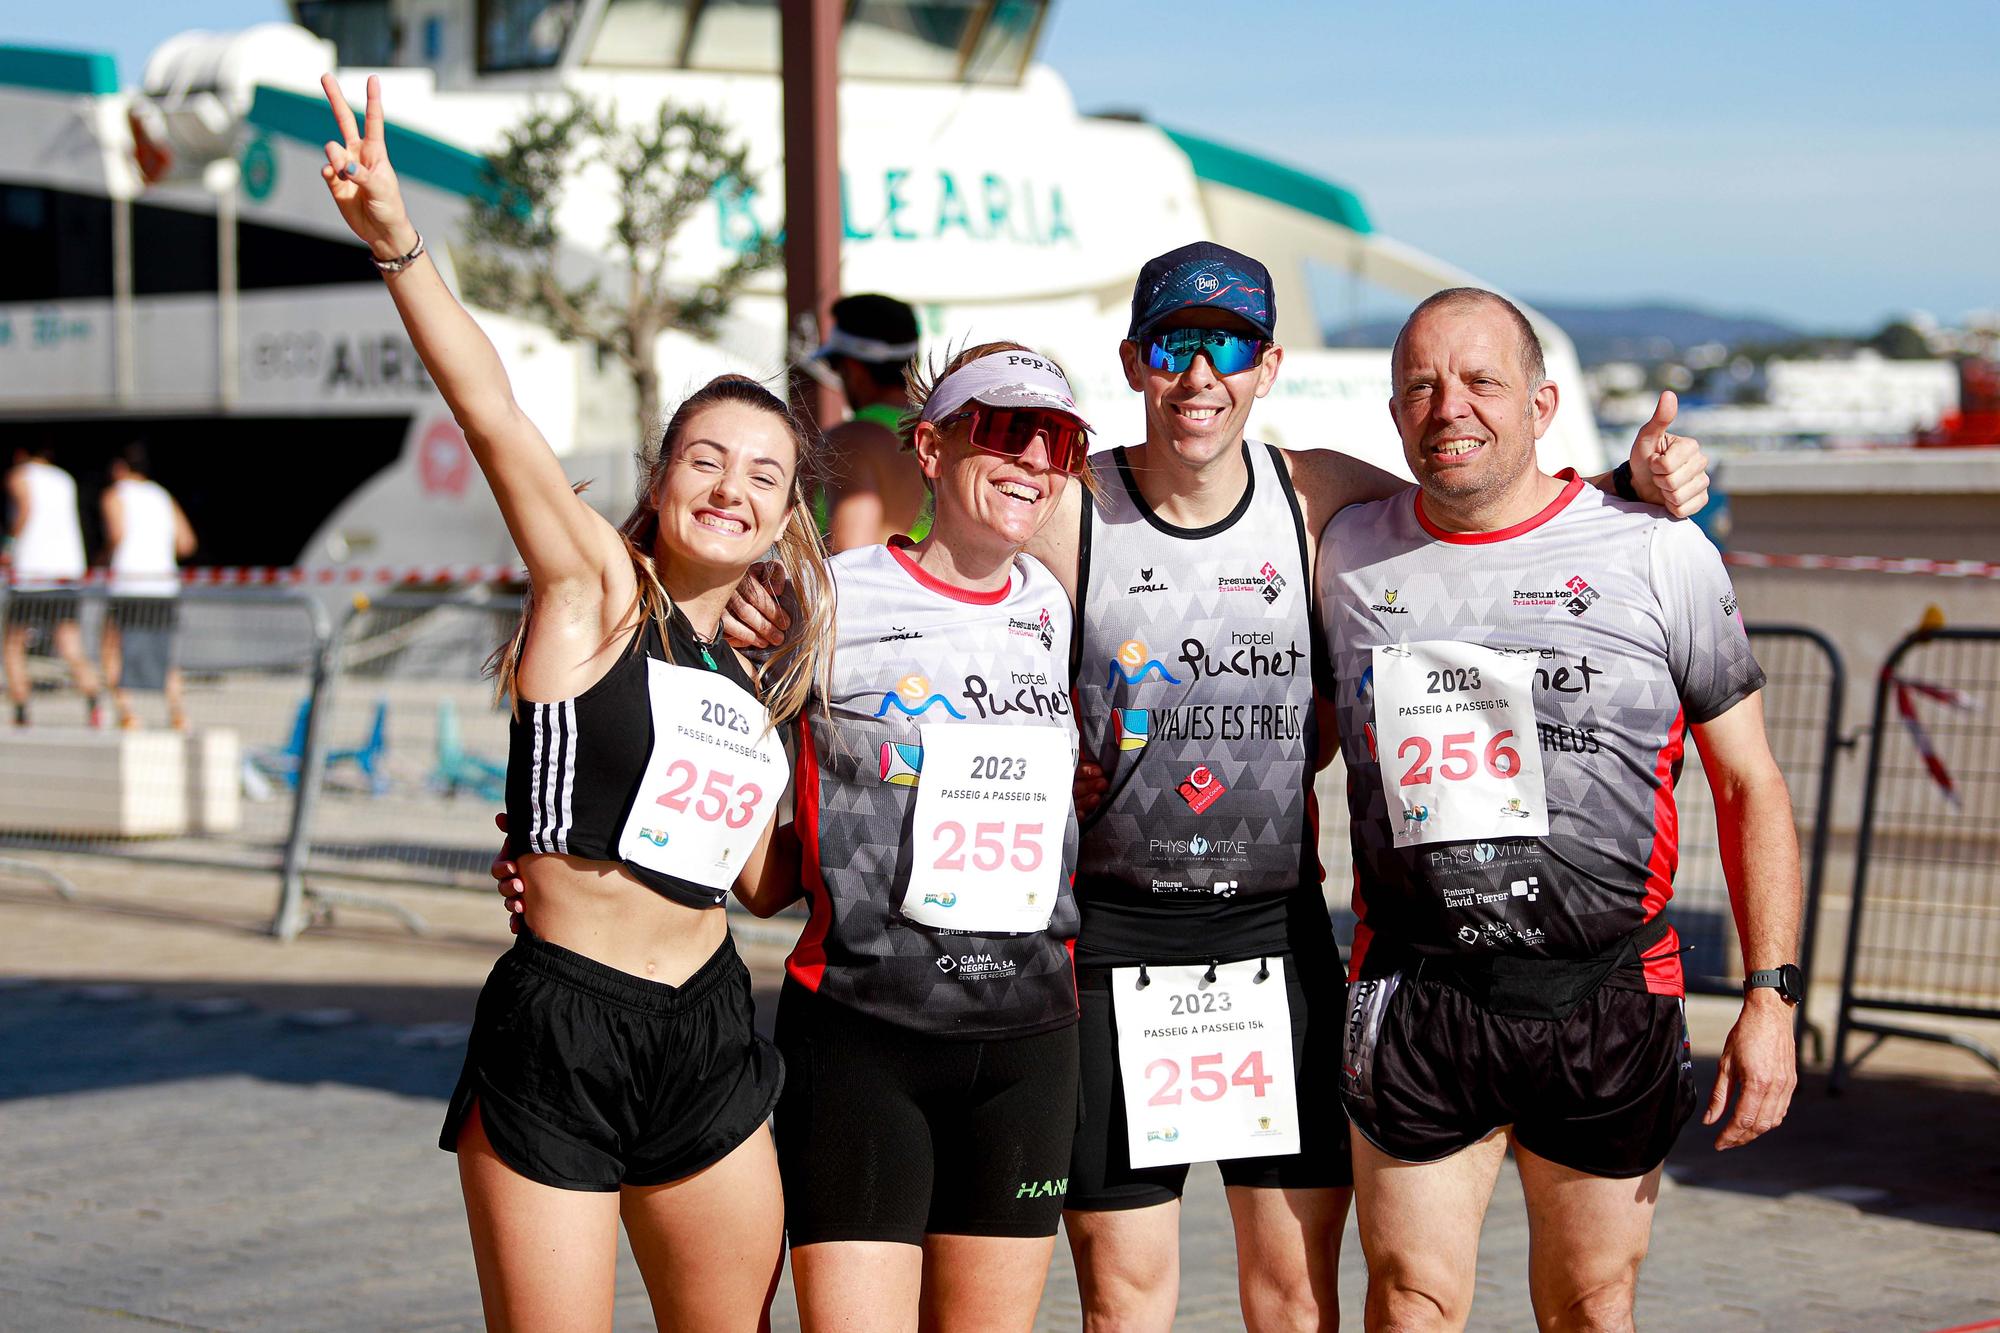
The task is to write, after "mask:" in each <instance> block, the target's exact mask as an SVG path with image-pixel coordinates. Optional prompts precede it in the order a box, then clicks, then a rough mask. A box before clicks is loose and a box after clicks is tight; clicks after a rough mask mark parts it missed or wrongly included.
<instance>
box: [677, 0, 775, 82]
mask: <svg viewBox="0 0 2000 1333" xmlns="http://www.w3.org/2000/svg"><path fill="white" fill-rule="evenodd" d="M696 11H697V12H696V14H695V25H694V32H693V33H692V34H691V35H690V39H689V41H688V44H687V59H686V61H685V63H686V64H687V66H688V67H689V68H690V69H720V70H745V71H753V72H756V73H763V74H775V73H777V72H778V46H779V42H778V34H779V28H778V6H777V2H776V0H700V3H699V4H698V5H697V7H696Z"/></svg>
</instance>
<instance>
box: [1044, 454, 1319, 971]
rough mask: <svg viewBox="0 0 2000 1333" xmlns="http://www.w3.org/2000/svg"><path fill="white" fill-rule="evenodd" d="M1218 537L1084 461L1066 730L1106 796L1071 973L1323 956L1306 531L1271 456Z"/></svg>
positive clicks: (1121, 475)
mask: <svg viewBox="0 0 2000 1333" xmlns="http://www.w3.org/2000/svg"><path fill="white" fill-rule="evenodd" d="M1243 451H1244V459H1245V463H1246V470H1247V472H1248V474H1249V480H1248V483H1247V485H1246V486H1245V489H1244V494H1243V499H1242V501H1241V503H1239V504H1238V505H1237V507H1236V509H1235V510H1234V511H1233V512H1232V513H1231V514H1230V515H1229V516H1228V517H1227V518H1225V519H1223V520H1222V521H1221V522H1220V523H1216V524H1214V525H1212V526H1210V527H1207V528H1202V529H1191V528H1177V527H1174V526H1172V525H1171V524H1168V523H1167V522H1165V521H1164V520H1162V519H1161V518H1160V517H1159V516H1158V515H1156V514H1154V513H1153V512H1152V510H1151V508H1150V507H1149V506H1148V505H1147V504H1146V501H1145V498H1144V497H1143V496H1142V495H1141V494H1140V492H1139V487H1138V484H1137V482H1136V481H1135V480H1134V478H1133V477H1132V475H1131V472H1130V469H1129V466H1128V464H1127V462H1126V453H1125V450H1123V449H1115V450H1111V451H1108V452H1105V453H1100V454H1098V455H1096V456H1095V457H1094V458H1092V459H1091V465H1092V466H1093V467H1095V468H1096V469H1097V474H1098V492H1097V493H1098V499H1097V501H1096V503H1095V505H1094V506H1093V505H1091V504H1089V503H1088V502H1086V505H1085V513H1084V518H1083V540H1082V543H1081V547H1080V557H1079V562H1078V563H1079V569H1078V586H1077V604H1078V605H1079V606H1080V607H1081V608H1082V620H1083V626H1082V633H1081V635H1080V645H1079V651H1078V662H1079V665H1078V667H1077V724H1078V727H1079V728H1080V730H1081V731H1082V735H1083V747H1084V753H1085V754H1086V755H1087V756H1088V757H1089V758H1090V759H1091V760H1093V761H1095V762H1096V763H1097V764H1098V765H1099V766H1101V767H1102V768H1103V770H1104V775H1105V779H1106V781H1107V782H1108V784H1109V790H1108V791H1107V793H1106V796H1105V799H1104V801H1103V803H1102V804H1100V805H1099V806H1098V807H1097V809H1096V810H1095V811H1094V812H1093V813H1092V814H1091V816H1090V818H1089V820H1088V821H1087V823H1086V826H1085V829H1084V839H1083V855H1082V863H1081V865H1080V866H1079V868H1078V879H1077V894H1078V897H1079V899H1080V900H1081V902H1082V905H1083V920H1084V928H1083V933H1082V936H1081V937H1080V938H1079V940H1078V943H1077V962H1078V964H1079V965H1082V966H1092V967H1096V966H1110V965H1118V964H1127V963H1141V962H1154V963H1161V962H1186V961H1200V960H1206V959H1210V958H1218V957H1220V958H1242V957H1249V956H1253V955H1256V954H1259V953H1272V954H1277V953H1285V952H1302V951H1303V952H1307V953H1311V952H1316V951H1320V950H1326V949H1330V948H1331V947H1332V931H1331V929H1330V927H1329V925H1328V921H1327V913H1326V906H1325V903H1324V901H1323V900H1322V898H1321V897H1320V880H1321V871H1320V866H1319V855H1318V823H1319V821H1318V814H1317V811H1316V809H1315V808H1314V805H1313V800H1312V781H1313V774H1314V772H1315V769H1316V764H1315V762H1314V749H1315V744H1316V741H1317V731H1316V729H1315V727H1314V725H1313V681H1314V676H1315V669H1314V668H1315V664H1316V662H1317V661H1318V659H1319V648H1318V642H1317V640H1318V636H1317V635H1316V634H1315V633H1314V632H1313V629H1312V619H1313V604H1312V588H1311V585H1310V584H1309V583H1308V581H1307V574H1308V571H1307V569H1306V567H1305V529H1304V523H1303V520H1302V519H1301V518H1300V515H1299V507H1298V499H1297V496H1296V495H1294V494H1293V491H1292V486H1291V481H1290V478H1289V476H1288V475H1287V473H1286V470H1285V465H1284V462H1283V460H1282V459H1280V458H1279V457H1278V456H1277V454H1276V451H1275V450H1273V449H1272V448H1271V446H1269V445H1266V444H1259V443H1255V442H1249V441H1246V442H1245V444H1244V445H1243Z"/></svg>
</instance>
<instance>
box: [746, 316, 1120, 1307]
mask: <svg viewBox="0 0 2000 1333" xmlns="http://www.w3.org/2000/svg"><path fill="white" fill-rule="evenodd" d="M911 397H912V401H913V402H915V403H916V404H917V406H918V408H919V412H918V421H917V424H916V425H915V427H914V430H913V432H912V435H913V443H914V445H915V453H916V460H917V465H918V466H919V467H920V468H921V469H922V470H923V476H924V478H925V480H926V481H927V482H928V483H929V485H930V487H931V489H932V491H933V492H934V494H935V495H936V506H937V521H936V524H935V525H934V526H933V527H932V529H931V532H930V534H929V536H928V537H926V538H925V539H924V540H923V541H920V542H914V543H913V542H911V541H909V540H908V539H907V538H901V537H899V538H897V539H895V540H894V541H892V542H891V543H890V544H889V545H888V546H871V547H865V548H862V549H859V550H852V551H847V552H843V553H842V554H840V555H839V556H837V557H835V558H834V560H833V562H832V568H833V591H834V603H835V611H836V614H835V625H836V630H835V650H834V654H833V669H832V681H831V684H830V686H829V687H828V688H827V689H826V690H824V691H822V692H821V693H820V694H819V695H818V696H817V697H816V698H815V699H814V700H813V702H812V703H811V704H810V705H809V706H808V708H807V711H806V725H805V726H803V727H802V728H801V729H800V732H799V756H798V769H799V772H798V779H799V780H798V813H797V821H798V830H799V839H800V842H801V843H802V845H803V848H804V854H803V863H804V884H803V889H804V893H805V896H806V899H807V901H808V903H809V905H810V907H811V917H810V920H809V921H808V924H807V925H806V928H805V931H804V934H803V935H802V937H801V938H800V941H799V944H798V947H797V948H796V949H794V950H793V952H792V956H791V958H790V960H789V961H788V962H787V964H786V979H785V984H784V990H783V993H782V996H781V998H780V1000H779V1008H778V1044H779V1047H780V1049H782V1050H783V1051H784V1053H785V1058H786V1063H787V1068H788V1069H789V1070H790V1071H791V1075H790V1080H789V1082H788V1083H787V1085H786V1089H785V1095H784V1098H783V1100H782V1101H781V1102H780V1103H779V1107H778V1155H779V1161H780V1164H781V1167H782V1169H783V1173H784V1183H785V1224H786V1229H787V1231H788V1232H789V1238H790V1243H791V1246H792V1271H793V1278H794V1282H795V1285H796V1288H797V1291H798V1299H799V1313H800V1318H801V1321H802V1323H803V1324H804V1326H805V1327H807V1328H824V1327H834V1326H839V1327H856V1328H869V1329H874V1328H893V1327H908V1328H915V1327H917V1325H918V1323H919V1310H920V1306H921V1311H922V1322H923V1324H924V1326H925V1327H943V1328H973V1327H976V1328H980V1329H1007V1328H1017V1329H1026V1328H1028V1327H1029V1326H1030V1325H1032V1323H1033V1322H1034V1317H1035V1310H1036V1306H1037V1304H1038V1302H1039V1301H1040V1298H1041V1291H1042V1286H1043V1283H1044V1280H1045V1278H1046V1276H1047V1272H1048V1265H1049V1255H1050V1251H1051V1250H1052V1249H1053V1247H1054V1244H1055V1233H1056V1227H1057V1222H1058V1219H1059V1218H1060V1216H1061V1211H1062V1200H1063V1191H1064V1189H1065V1177H1066V1176H1067V1175H1068V1173H1069V1158H1070V1139H1071V1135H1072V1133H1073V1132H1074V1130H1075V1127H1076V1115H1077V1110H1076V1072H1077V1056H1076V1027H1075V1024H1076V985H1075V981H1074V978H1073V976H1072V972H1071V967H1070V955H1069V943H1070V941H1071V940H1072V939H1073V938H1074V936H1075V934H1076V925H1077V911H1076V903H1075V900H1074V899H1073V898H1072V896H1071V892H1070V876H1071V874H1072V872H1073V870H1074V868H1075V862H1076V820H1075V815H1074V812H1073V808H1072V806H1071V792H1070V789H1071V784H1072V779H1073V775H1074V772H1075V765H1076V728H1075V723H1074V720H1073V718H1072V716H1071V702H1070V680H1069V664H1068V652H1069V640H1070V607H1069V600H1068V598H1067V596H1066V595H1065V594H1064V592H1063V589H1062V586H1061V585H1060V584H1059V583H1057V582H1056V580H1055V579H1054V578H1053V577H1052V576H1051V575H1050V574H1049V572H1048V570H1047V569H1045V568H1044V567H1043V566H1042V564H1041V563H1040V562H1039V561H1037V560H1035V559H1034V558H1032V557H1030V556H1026V555H1023V554H1022V549H1023V547H1025V546H1026V544H1027V543H1028V541H1029V540H1030V539H1031V538H1032V537H1033V536H1034V535H1035V533H1036V532H1037V531H1038V530H1039V529H1040V528H1041V527H1042V526H1043V524H1045V523H1046V522H1047V521H1048V520H1049V518H1050V517H1051V516H1052V515H1053V514H1054V513H1055V511H1056V509H1057V507H1058V505H1059V504H1060V503H1061V499H1062V495H1063V492H1064V491H1065V490H1066V489H1067V487H1068V484H1069V478H1070V475H1071V474H1072V472H1073V471H1075V470H1077V469H1080V468H1081V467H1082V466H1083V460H1084V456H1085V451H1086V448H1087V444H1086V438H1085V432H1086V431H1087V430H1088V429H1089V427H1088V426H1087V425H1086V424H1085V423H1084V421H1083V420H1082V418H1081V417H1080V416H1078V415H1077V411H1076V404H1075V402H1074V401H1073V399H1072V398H1071V396H1070V391H1069V384H1068V381H1067V379H1066V378H1065V376H1064V375H1063V372H1062V371H1061V369H1060V368H1059V367H1057V366H1056V365H1055V363H1054V362H1052V361H1050V360H1048V359H1047V358H1045V357H1043V356H1040V355H1039V354H1037V353H1034V352H1032V351H1030V350H1029V349H1027V348H1025V347H1023V346H1021V345H1020V344H1017V343H989V344H985V345H982V346H978V347H973V348H970V349H967V350H966V351H964V352H962V353H960V354H959V355H958V356H957V357H955V358H953V359H952V361H951V362H950V363H949V364H948V365H947V366H946V368H945V371H944V373H943V375H942V377H941V378H939V379H937V380H936V382H935V383H934V384H933V385H929V386H927V385H925V384H923V383H922V382H919V383H918V384H917V385H916V386H915V387H914V390H913V392H912V395H911ZM787 897H789V895H787V896H785V897H776V896H774V897H773V898H771V899H769V900H767V901H764V902H762V903H760V904H758V910H764V911H770V910H776V909H777V908H778V907H780V906H782V905H783V904H784V902H785V901H786V898H787Z"/></svg>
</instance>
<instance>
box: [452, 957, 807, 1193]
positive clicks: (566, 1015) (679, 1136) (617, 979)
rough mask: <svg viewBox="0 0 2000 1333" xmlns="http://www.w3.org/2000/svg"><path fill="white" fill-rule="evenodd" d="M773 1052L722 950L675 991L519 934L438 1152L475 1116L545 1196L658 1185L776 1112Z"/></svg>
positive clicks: (745, 984) (483, 1011)
mask: <svg viewBox="0 0 2000 1333" xmlns="http://www.w3.org/2000/svg"><path fill="white" fill-rule="evenodd" d="M783 1083H784V1066H783V1065H782V1063H780V1061H779V1059H778V1052H777V1050H776V1049H775V1048H774V1047H773V1046H772V1045H771V1043H770V1042H768V1041H765V1040H764V1039H763V1038H762V1037H759V1036H758V1035H757V1033H756V1030H755V1029H754V1028H753V1027H752V1025H751V1005H750V973H749V971H748V970H747V969H746V968H745V967H744V966H743V961H742V959H740V958H738V957H737V956H736V946H735V944H734V943H733V942H732V941H731V940H729V939H728V938H726V937H725V938H724V939H723V941H722V944H721V945H720V946H719V947H718V948H717V949H716V951H715V953H714V954H713V955H711V956H710V957H709V960H708V961H707V962H705V963H703V964H702V965H701V967H700V969H699V970H697V971H696V972H695V974H694V975H693V976H691V977H689V978H688V979H687V980H686V981H684V982H682V983H681V984H680V985H678V986H668V985H664V984H662V983H660V982H657V981H647V980H646V979H645V978H643V977H635V976H633V975H631V974H630V973H627V972H620V971H619V970H618V969H616V968H613V967H606V966H605V965H604V964H603V963H599V962H594V961H593V960H591V959H589V958H585V957H584V956H583V955H582V954H578V953H572V952H571V951H570V950H568V949H564V948H560V947H558V946H557V945H554V944H550V943H549V942H548V941H546V940H542V939H538V938H536V937H535V936H534V935H532V934H530V933H529V932H528V931H527V930H526V929H523V930H522V931H521V933H520V935H519V936H517V937H516V938H515V940H514V947H513V948H512V949H510V950H509V951H508V952H507V953H506V954H504V955H503V956H502V957H501V959H500V961H499V962H497V963H495V964H494V965H493V972H492V975H490V976H489V977H487V979H486V988H485V989H484V990H482V991H480V992H479V1007H478V1010H477V1012H476V1015H475V1017H474V1018H473V1022H472V1041H471V1044H470V1046H469V1048H468V1049H467V1051H466V1053H465V1072H464V1073H463V1074H461V1075H460V1076H459V1080H458V1090H457V1091H456V1092H454V1093H452V1097H451V1108H450V1110H449V1111H448V1112H447V1113H446V1115H445V1122H444V1131H443V1132H442V1133H441V1134H440V1135H439V1136H438V1146H439V1147H441V1148H444V1149H446V1150H448V1151H456V1150H457V1148H458V1136H459V1131H460V1130H461V1129H462V1128H463V1126H464V1124H465V1117H466V1115H467V1113H468V1112H470V1111H471V1109H472V1106H473V1103H475V1102H477V1103H478V1105H479V1118H480V1122H481V1123H482V1124H483V1125H484V1126H485V1127H486V1137H487V1138H488V1139H489V1140H491V1142H492V1144H493V1150H494V1151H495V1152H496V1153H498V1154H499V1155H500V1160H501V1161H503V1162H505V1163H506V1164H507V1165H508V1166H510V1167H512V1168H513V1169H514V1170H515V1171H518V1172H519V1173H520V1174H521V1175H523V1176H526V1177H527V1178H528V1179H529V1180H533V1181H538V1182H540V1183H541V1184H544V1185H554V1186H557V1187H558V1188H561V1189H571V1190H598V1191H609V1190H615V1189H617V1188H618V1187H619V1186H620V1185H659V1184H663V1183H665V1182H667V1181H670V1180H679V1179H681V1178H682V1177H684V1176H690V1175H693V1174H694V1173H695V1172H697V1171H699V1170H701V1169H702V1168H703V1167H705V1166H710V1165H713V1164H714V1163H715V1162H718V1161H720V1160H721V1159H722V1158H724V1157H726V1156H728V1155H729V1153H730V1152H731V1151H732V1150H733V1149H734V1148H735V1147H736V1146H737V1145H738V1144H740V1143H742V1142H743V1141H744V1140H745V1139H747V1138H749V1137H750V1136H751V1135H752V1134H753V1133H755V1132H756V1130H757V1127H758V1126H759V1125H761V1124H763V1123H764V1120H765V1118H766V1117H767V1116H769V1115H770V1113H771V1108H772V1106H773V1105H774V1104H776V1102H777V1100H778V1090H779V1088H780V1086H781V1085H782V1084H783Z"/></svg>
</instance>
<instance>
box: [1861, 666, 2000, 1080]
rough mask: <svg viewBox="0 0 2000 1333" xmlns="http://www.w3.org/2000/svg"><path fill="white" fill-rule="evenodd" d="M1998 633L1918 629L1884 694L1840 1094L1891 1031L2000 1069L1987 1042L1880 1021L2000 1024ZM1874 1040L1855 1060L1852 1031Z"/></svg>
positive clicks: (1870, 781) (1866, 796)
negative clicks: (1958, 1051)
mask: <svg viewBox="0 0 2000 1333" xmlns="http://www.w3.org/2000/svg"><path fill="white" fill-rule="evenodd" d="M1996 712H2000V629H1939V630H1934V631H1930V632H1926V631H1923V630H1918V631H1917V632H1916V633H1913V634H1911V635H1909V636H1907V637H1906V638H1904V639H1903V640H1902V642H1900V643H1898V644H1897V645H1896V647H1895V649H1894V651H1892V652H1891V653H1890V654H1889V659H1888V661H1886V662H1885V663H1883V666H1882V671H1881V674H1880V677H1879V679H1878V680H1877V683H1876V689H1875V720H1874V735H1873V739H1872V741H1871V742H1870V745H1869V750H1868V773H1867V779H1866V781H1867V786H1866V787H1865V789H1864V792H1863V796H1862V812H1861V829H1860V836H1859V843H1858V846H1857V848H1856V856H1855V870H1854V894H1853V906H1852V914H1851V916H1850V917H1849V920H1848V928H1847V962H1846V968H1845V974H1846V975H1845V978H1844V980H1843V983H1842V986H1841V992H1840V1018H1839V1022H1838V1024H1837V1026H1836V1027H1835V1030H1834V1040H1833V1047H1834V1054H1833V1073H1832V1078H1831V1080H1830V1084H1829V1086H1830V1087H1831V1088H1832V1089H1833V1090H1835V1091H1838V1090H1839V1088H1840V1087H1841V1085H1842V1084H1843V1083H1844V1082H1845V1080H1846V1077H1847V1074H1848V1072H1849V1071H1850V1070H1851V1069H1853V1068H1854V1067H1855V1066H1856V1065H1859V1064H1860V1063H1861V1062H1862V1061H1863V1060H1865V1059H1866V1058H1867V1057H1868V1056H1869V1055H1870V1054H1872V1053H1873V1052H1874V1051H1875V1049H1876V1048H1877V1047H1879V1046H1880V1045H1881V1044H1882V1043H1883V1042H1884V1041H1885V1040H1887V1039H1888V1038H1890V1037H1907V1038H1910V1039H1913V1040H1917V1041H1927V1042H1941V1043H1944V1044H1946V1045H1950V1046H1955V1047H1957V1048H1959V1049H1961V1050H1964V1051H1966V1052H1968V1053H1969V1054H1971V1055H1973V1056H1975V1057H1977V1058H1978V1059H1981V1060H1984V1061H1985V1062H1986V1063H1987V1064H1988V1065H1991V1066H1992V1067H1993V1068H1994V1070H1995V1071H1996V1072H2000V1055H1996V1054H1995V1052H1994V1050H1993V1048H1992V1047H1991V1046H1989V1045H1988V1044H1986V1043H1985V1042H1983V1041H1981V1040H1980V1039H1979V1038H1978V1037H1977V1036H1975V1035H1973V1034H1972V1033H1969V1032H1967V1031H1964V1030H1963V1027H1964V1025H1963V1024H1961V1025H1960V1026H1959V1029H1958V1030H1953V1029H1952V1028H1950V1027H1947V1026H1946V1025H1944V1024H1942V1023H1940V1024H1938V1025H1936V1026H1917V1025H1913V1024H1910V1023H1908V1022H1896V1023H1892V1022H1886V1021H1883V1018H1881V1017H1874V1016H1875V1015H1882V1016H1889V1017H1895V1016H1902V1015H1907V1016H1918V1015H1925V1016H1929V1017H1931V1018H1934V1019H1947V1020H1948V1019H1960V1020H1967V1021H1968V1022H1974V1021H1981V1020H1986V1021H1991V1020H2000V716H1996ZM1855 1033H1865V1034H1867V1035H1869V1036H1870V1037H1872V1038H1873V1040H1872V1041H1870V1042H1869V1043H1868V1045H1867V1046H1865V1047H1864V1048H1862V1050H1861V1051H1860V1053H1859V1054H1857V1055H1854V1056H1853V1057H1851V1058H1850V1057H1849V1056H1848V1053H1847V1042H1848V1037H1849V1036H1850V1035H1851V1034H1855Z"/></svg>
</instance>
